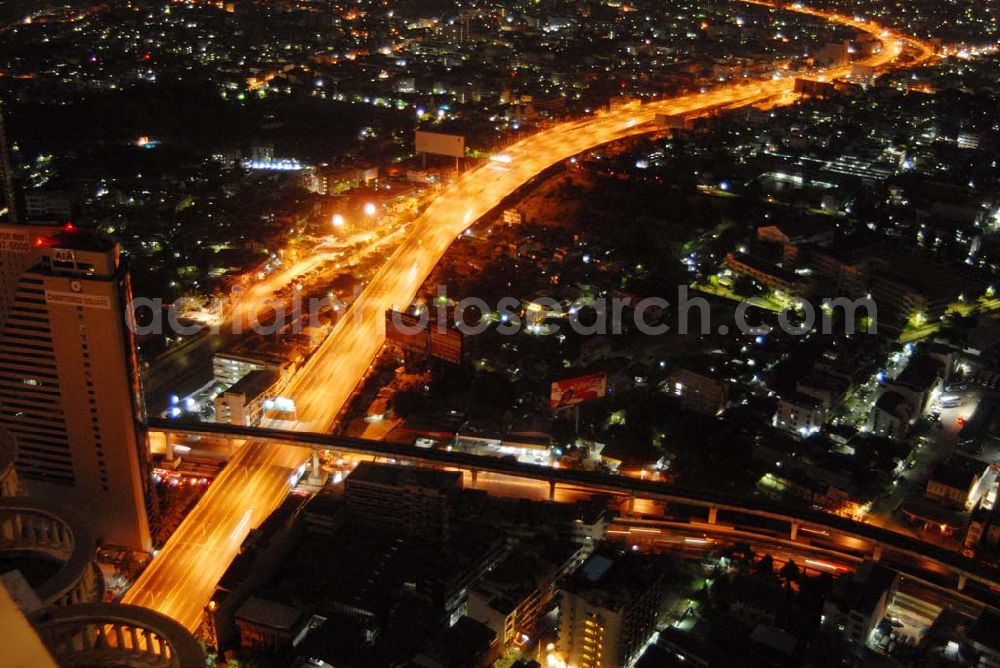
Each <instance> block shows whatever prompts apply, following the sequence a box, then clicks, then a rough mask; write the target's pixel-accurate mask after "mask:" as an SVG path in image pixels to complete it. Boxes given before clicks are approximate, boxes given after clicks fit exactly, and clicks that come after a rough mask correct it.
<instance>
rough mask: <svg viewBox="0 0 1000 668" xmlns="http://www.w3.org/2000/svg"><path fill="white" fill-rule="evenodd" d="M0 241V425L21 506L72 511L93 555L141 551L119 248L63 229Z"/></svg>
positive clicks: (136, 435)
mask: <svg viewBox="0 0 1000 668" xmlns="http://www.w3.org/2000/svg"><path fill="white" fill-rule="evenodd" d="M4 232H6V233H7V234H8V235H11V238H13V239H15V240H19V241H16V243H14V242H12V243H11V244H8V245H5V246H0V248H2V251H0V279H2V281H0V287H2V295H0V306H2V309H0V312H2V314H3V315H2V324H0V425H2V426H3V427H4V428H5V429H6V430H7V431H8V432H10V433H11V434H12V435H13V436H14V437H15V438H16V439H17V443H18V455H17V469H18V473H19V475H20V476H21V477H22V478H23V479H24V480H25V482H27V487H28V489H29V492H30V494H31V495H32V496H38V497H42V498H49V499H54V500H59V501H61V502H63V503H66V504H68V505H72V506H74V507H76V508H79V509H81V510H82V511H83V512H84V513H85V514H86V516H87V519H88V520H89V521H90V523H91V525H92V528H93V529H94V531H95V533H96V535H97V536H98V537H99V538H100V540H101V541H102V542H103V543H105V544H110V545H118V546H124V547H130V548H134V549H143V550H146V549H149V548H150V532H149V526H148V519H147V510H148V502H149V500H150V499H151V497H152V490H151V488H150V476H149V466H150V462H149V453H148V447H147V441H146V437H145V433H144V432H143V431H142V429H141V427H140V424H141V422H142V420H143V418H144V409H143V405H142V394H141V391H140V387H139V375H138V368H137V360H136V356H135V346H134V340H133V337H132V333H131V331H130V330H129V329H128V327H127V326H126V303H127V301H128V300H129V299H130V298H131V288H130V285H129V274H128V270H127V268H126V263H125V261H124V260H123V258H122V257H121V248H120V246H119V245H118V244H117V243H116V242H114V241H113V240H112V239H110V238H109V237H106V236H104V235H100V234H97V233H93V232H89V231H81V230H75V229H72V227H71V226H67V228H66V229H60V230H59V231H58V232H56V233H51V232H52V230H50V229H45V230H40V229H39V228H36V227H16V226H9V227H6V228H2V229H0V233H4ZM43 232H49V233H50V234H44V233H43ZM29 240H30V242H29ZM26 242H28V243H26Z"/></svg>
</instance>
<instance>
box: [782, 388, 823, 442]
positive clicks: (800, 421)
mask: <svg viewBox="0 0 1000 668" xmlns="http://www.w3.org/2000/svg"><path fill="white" fill-rule="evenodd" d="M826 417H827V408H826V406H824V405H823V402H822V401H820V400H819V399H816V398H815V397H809V396H806V395H804V394H794V395H792V396H790V397H782V398H781V399H780V400H779V401H778V410H777V412H776V413H775V414H774V420H773V422H774V426H775V427H778V428H779V429H785V430H786V431H791V432H795V433H797V434H800V435H802V436H808V435H810V434H813V433H816V432H817V431H819V430H820V428H822V426H823V423H824V422H826Z"/></svg>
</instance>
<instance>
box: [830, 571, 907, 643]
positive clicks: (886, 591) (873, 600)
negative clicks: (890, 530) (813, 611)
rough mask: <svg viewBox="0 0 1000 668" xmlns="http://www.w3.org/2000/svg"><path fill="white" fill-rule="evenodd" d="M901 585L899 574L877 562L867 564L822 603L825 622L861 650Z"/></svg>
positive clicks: (845, 578)
mask: <svg viewBox="0 0 1000 668" xmlns="http://www.w3.org/2000/svg"><path fill="white" fill-rule="evenodd" d="M898 582H899V576H898V574H897V573H896V572H895V571H893V570H892V569H890V568H887V567H885V566H882V565H880V564H878V563H876V562H874V561H866V562H864V563H863V564H862V565H861V566H860V567H859V568H858V569H857V570H856V571H855V572H854V573H853V574H851V575H850V576H845V577H843V578H841V579H840V580H839V581H838V583H837V586H836V588H835V589H834V591H833V592H832V593H831V595H830V597H829V598H828V599H827V600H826V602H825V603H824V604H823V618H824V619H825V623H826V624H827V625H829V626H831V627H833V628H835V629H836V630H837V631H839V632H841V633H843V634H844V640H845V641H847V643H848V644H849V645H852V646H854V647H857V648H859V649H860V648H862V647H864V646H865V644H866V643H867V642H868V638H869V636H871V633H872V631H874V630H875V628H876V627H877V626H878V624H879V623H880V622H881V621H882V620H883V619H884V618H885V613H886V610H887V609H888V607H889V604H890V603H891V602H892V598H893V596H894V595H895V593H896V587H897V584H898Z"/></svg>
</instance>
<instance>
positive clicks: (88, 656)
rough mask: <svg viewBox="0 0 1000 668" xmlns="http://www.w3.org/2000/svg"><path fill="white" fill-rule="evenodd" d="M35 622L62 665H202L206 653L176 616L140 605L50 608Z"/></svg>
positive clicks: (156, 667)
mask: <svg viewBox="0 0 1000 668" xmlns="http://www.w3.org/2000/svg"><path fill="white" fill-rule="evenodd" d="M32 622H33V623H34V626H35V629H36V630H37V631H38V635H39V636H40V637H41V639H42V642H43V643H45V646H46V647H48V649H49V651H50V652H51V653H52V656H53V657H54V658H55V660H56V661H57V662H58V663H59V665H60V666H68V667H69V668H76V667H79V668H83V667H84V666H123V667H129V668H204V666H205V653H204V652H203V651H202V648H201V644H200V643H199V642H198V641H197V640H195V638H194V636H192V635H191V634H190V633H188V630H187V629H185V628H184V627H183V626H181V625H180V624H178V623H177V622H175V621H174V620H172V619H170V618H169V617H166V616H164V615H161V614H160V613H158V612H154V611H152V610H149V609H147V608H142V607H139V606H137V605H124V604H121V603H85V604H83V605H71V606H67V607H64V608H51V609H49V610H47V611H45V612H42V613H40V614H38V615H36V616H35V617H34V618H33V619H32Z"/></svg>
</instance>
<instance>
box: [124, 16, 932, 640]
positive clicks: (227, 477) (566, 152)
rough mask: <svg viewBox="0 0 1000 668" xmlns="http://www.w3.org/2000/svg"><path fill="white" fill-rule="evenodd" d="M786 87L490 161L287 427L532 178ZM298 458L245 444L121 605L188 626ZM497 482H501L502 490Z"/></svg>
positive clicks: (314, 375)
mask: <svg viewBox="0 0 1000 668" xmlns="http://www.w3.org/2000/svg"><path fill="white" fill-rule="evenodd" d="M789 9H792V10H793V11H799V12H802V13H808V14H811V15H814V16H820V17H826V18H829V19H830V20H835V21H836V22H838V23H840V24H843V25H848V26H852V27H854V28H857V29H858V30H861V31H865V32H868V33H871V34H874V35H876V36H878V37H879V38H880V39H881V40H882V41H883V44H884V45H885V48H884V49H883V51H882V52H881V53H879V54H877V55H875V56H873V57H872V58H870V59H868V60H867V61H866V62H865V64H868V65H871V66H874V67H884V66H887V65H889V64H890V63H891V62H892V61H893V60H894V59H895V58H896V57H898V56H899V55H900V54H901V53H902V51H903V44H904V43H908V44H910V46H911V48H913V49H915V50H916V51H917V56H916V60H918V61H919V60H925V59H927V58H929V57H930V55H931V50H930V48H929V47H928V46H926V45H924V44H922V43H916V42H914V41H913V40H909V39H908V38H904V37H902V36H899V35H895V34H892V33H889V32H888V31H885V30H884V29H883V28H882V27H881V26H878V25H875V24H870V23H864V22H861V21H857V20H855V19H853V18H847V17H834V16H831V15H825V14H821V13H819V12H816V11H814V10H811V9H806V8H801V7H799V8H792V7H789ZM850 70H851V68H850V67H841V68H837V69H835V70H828V71H824V72H819V73H816V75H817V76H818V77H820V78H823V79H827V80H830V79H834V78H840V77H843V76H846V75H848V74H849V73H850ZM793 88H794V81H793V80H792V79H777V80H766V81H759V82H754V83H746V84H739V85H730V86H724V87H720V88H718V89H714V90H712V91H709V92H707V93H703V94H692V95H686V96H682V97H677V98H673V99H669V100H661V101H658V102H651V103H649V104H645V105H642V106H635V107H628V108H623V109H619V110H616V111H612V112H608V113H602V114H598V115H596V116H593V117H588V118H584V119H580V120H576V121H567V122H564V123H560V124H557V125H555V126H553V127H551V128H548V129H546V130H543V131H541V132H539V133H537V134H535V135H533V136H530V137H527V138H525V139H523V140H521V141H519V142H517V143H515V144H513V145H511V146H510V147H509V148H508V149H506V150H505V151H504V153H503V155H502V157H501V159H500V160H496V161H491V162H489V163H488V164H485V165H483V166H481V167H478V168H476V169H473V170H470V171H469V172H466V173H465V174H464V175H462V176H461V177H460V178H459V179H458V180H457V181H456V182H455V183H454V184H452V185H451V186H449V187H448V188H446V189H445V190H444V191H442V193H441V194H440V195H439V196H438V197H437V199H435V200H434V202H433V203H432V204H431V205H430V206H429V207H428V208H427V209H426V210H425V212H424V213H423V214H422V215H421V216H420V217H418V218H417V219H416V221H414V223H413V224H412V225H411V227H410V229H409V234H408V236H407V238H406V239H405V240H404V241H403V242H402V244H401V245H400V246H399V247H398V248H397V249H396V251H395V252H394V253H393V255H392V256H391V257H390V259H389V260H388V261H387V262H386V263H385V265H384V266H383V267H382V269H381V270H380V271H379V272H378V273H377V274H376V275H375V276H374V277H373V278H372V280H371V282H370V283H369V284H368V285H367V286H366V288H365V290H364V291H363V292H362V294H361V295H360V296H359V298H358V300H357V301H356V302H355V303H354V305H353V306H352V307H351V309H350V310H349V311H348V314H347V315H346V316H345V317H344V318H343V319H342V320H341V321H340V322H339V323H338V324H337V326H336V327H335V329H334V330H333V332H332V333H331V334H330V336H329V337H327V339H326V341H325V342H324V343H323V344H322V345H321V346H320V348H319V349H318V350H317V351H316V353H315V354H313V356H312V357H311V358H310V359H309V361H308V362H307V363H306V364H305V365H304V366H303V368H302V370H301V371H300V372H299V373H298V374H297V375H296V377H295V379H294V380H293V381H292V385H291V387H290V389H289V392H288V394H289V395H290V396H291V397H292V398H293V399H294V400H295V403H296V408H297V419H298V423H297V424H296V425H294V426H295V427H296V428H298V429H301V430H306V431H320V432H322V431H326V430H328V429H329V428H330V426H331V425H332V423H333V421H334V420H335V419H336V416H337V414H338V413H339V412H340V410H341V408H342V407H343V406H344V404H345V403H346V402H347V400H348V399H349V398H350V396H351V393H352V392H353V390H354V388H355V385H356V383H357V382H358V379H359V378H361V377H362V375H363V374H364V372H365V371H366V370H367V369H368V367H369V365H370V364H371V362H372V360H373V359H374V357H375V355H376V354H377V353H378V350H379V348H380V347H381V346H382V343H383V341H384V339H385V332H384V317H385V316H384V313H385V310H386V309H388V308H393V307H396V308H405V307H406V306H407V305H409V303H410V302H411V300H412V299H413V297H414V296H415V294H416V292H417V290H418V289H419V287H420V285H421V284H422V282H423V281H424V279H425V278H426V277H427V275H428V274H429V273H430V271H431V269H433V267H434V266H435V265H436V264H437V263H438V261H439V260H440V259H441V257H442V256H443V255H444V253H445V251H446V250H447V249H448V247H449V246H450V245H451V243H452V241H454V239H455V238H456V237H457V236H458V235H459V234H461V233H462V232H463V231H464V230H465V229H466V228H467V227H469V226H470V225H471V224H473V223H474V222H476V220H477V219H479V218H480V217H482V216H483V215H484V214H486V213H487V212H489V211H490V210H491V209H493V208H494V207H496V206H497V205H498V204H499V203H500V202H501V201H502V200H503V199H504V198H506V197H507V196H508V195H510V194H511V193H513V192H514V191H516V190H517V189H518V188H520V187H522V186H523V185H525V184H526V183H528V182H529V181H530V180H531V179H532V178H534V177H535V176H537V175H538V174H540V173H542V172H543V171H545V170H546V169H548V168H549V167H551V166H552V165H555V164H557V163H559V162H561V161H563V160H567V159H569V158H570V157H572V156H574V155H577V154H579V153H582V152H584V151H586V150H588V149H591V148H594V147H596V146H600V145H602V144H606V143H608V142H611V141H614V140H616V139H621V138H624V137H628V136H632V135H637V134H642V133H648V132H652V131H654V130H655V129H656V128H655V127H654V125H653V123H652V122H653V120H654V118H655V115H656V114H668V115H679V114H700V113H705V112H706V111H709V110H712V109H722V108H736V107H740V106H746V105H750V104H754V103H757V102H761V101H764V100H771V99H773V98H783V99H791V98H790V96H789V94H790V93H791V92H792V90H793ZM498 157H500V156H498ZM305 456H306V455H305V453H304V452H303V450H301V449H298V448H295V447H294V446H282V445H264V444H260V443H251V444H248V445H246V446H244V447H243V449H242V450H241V452H240V453H239V454H238V455H237V456H236V457H234V459H233V460H232V461H231V462H230V463H229V465H228V466H227V467H226V470H225V471H224V472H223V474H222V475H221V476H219V478H218V479H217V480H216V481H215V482H214V483H213V485H212V487H211V488H210V490H209V492H208V493H207V494H206V495H205V497H204V498H203V499H202V500H201V502H199V504H198V505H197V507H196V508H195V509H194V510H193V511H192V512H191V514H190V515H189V516H188V518H187V519H185V521H184V522H183V523H182V525H181V527H180V529H178V531H177V532H176V533H175V534H174V536H172V537H171V538H170V540H169V541H168V542H167V544H166V545H165V546H164V548H163V550H161V552H160V554H159V556H158V557H157V558H156V559H154V560H153V562H152V563H151V564H150V566H149V567H148V568H147V569H146V571H145V572H144V573H143V574H142V575H141V576H140V577H139V578H138V580H137V581H136V583H135V584H134V585H133V586H132V588H131V589H130V590H129V591H128V592H127V593H126V595H125V597H124V599H123V601H124V602H126V603H135V604H138V605H144V606H148V607H151V608H153V609H155V610H157V611H159V612H162V613H163V614H166V615H168V616H169V617H173V618H174V619H176V620H178V621H179V622H181V623H182V624H184V625H186V626H187V627H188V628H189V629H192V630H194V629H195V628H197V626H198V624H199V622H200V619H201V611H202V609H203V607H204V606H205V605H206V604H207V603H208V600H209V598H210V597H211V595H212V592H213V590H214V587H215V584H216V582H218V580H219V578H220V577H221V576H222V574H223V573H224V572H225V569H226V568H227V567H228V565H229V563H230V562H231V561H232V559H233V558H234V557H235V555H236V553H237V549H238V547H239V545H240V543H241V541H242V540H243V538H244V537H245V536H246V534H247V532H248V531H249V529H250V528H251V527H253V526H256V525H257V524H258V523H259V522H260V521H261V520H263V518H264V517H266V516H267V514H268V513H269V512H270V511H271V510H272V509H274V508H275V507H277V506H278V505H279V504H280V503H281V500H282V499H283V498H284V495H285V493H286V492H287V487H288V479H289V472H290V470H291V469H293V468H294V467H295V466H297V465H298V464H299V463H301V462H302V461H304V459H305ZM484 482H485V481H484ZM498 482H499V481H498ZM507 484H508V483H507V481H503V483H502V484H501V485H500V486H506V485H507Z"/></svg>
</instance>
